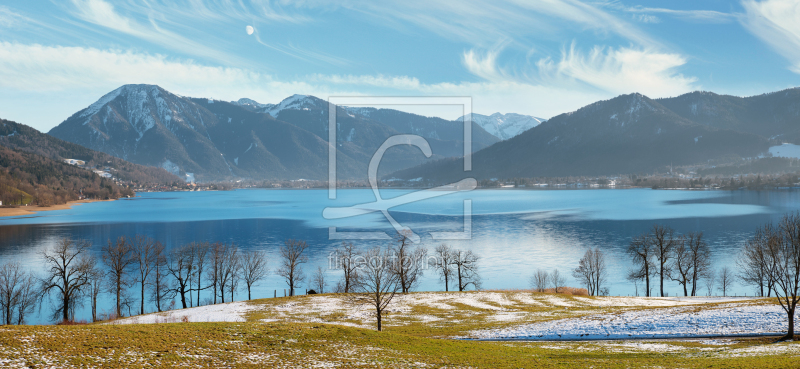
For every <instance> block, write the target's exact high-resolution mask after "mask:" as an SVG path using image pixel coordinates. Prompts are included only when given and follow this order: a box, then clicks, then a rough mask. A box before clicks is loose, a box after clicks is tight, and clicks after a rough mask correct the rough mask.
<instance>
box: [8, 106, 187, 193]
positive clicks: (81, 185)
mask: <svg viewBox="0 0 800 369" xmlns="http://www.w3.org/2000/svg"><path fill="white" fill-rule="evenodd" d="M64 159H76V160H82V161H84V162H85V164H84V165H83V167H80V166H76V165H70V164H67V163H65V162H64ZM93 168H97V169H104V170H105V169H109V170H111V174H112V175H113V176H114V177H115V178H116V179H117V181H115V180H112V179H109V178H103V177H101V176H99V175H97V174H95V173H94V172H93V171H92V169H93ZM126 182H127V183H128V184H168V183H179V182H182V181H181V180H180V179H179V178H178V177H176V176H174V175H172V174H170V173H169V172H167V171H165V170H164V169H162V168H154V167H147V166H143V165H137V164H133V163H129V162H127V161H125V160H122V159H119V158H115V157H113V156H111V155H108V154H105V153H101V152H97V151H94V150H91V149H87V148H85V147H83V146H80V145H76V144H73V143H69V142H66V141H63V140H60V139H58V138H55V137H52V136H49V135H47V134H44V133H41V132H39V131H37V130H35V129H33V128H31V127H28V126H26V125H24V124H20V123H16V122H12V121H8V120H3V119H0V200H1V201H2V202H3V205H26V204H30V205H39V206H50V205H57V204H64V203H66V202H68V201H73V200H79V199H82V198H88V199H99V200H103V199H114V198H119V197H122V196H133V195H134V192H133V190H131V189H130V188H128V186H127V185H122V184H119V183H126Z"/></svg>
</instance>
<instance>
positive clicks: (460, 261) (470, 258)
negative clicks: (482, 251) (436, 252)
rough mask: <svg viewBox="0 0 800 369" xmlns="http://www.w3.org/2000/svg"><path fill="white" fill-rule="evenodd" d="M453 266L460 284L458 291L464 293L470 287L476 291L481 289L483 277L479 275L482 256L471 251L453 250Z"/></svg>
mask: <svg viewBox="0 0 800 369" xmlns="http://www.w3.org/2000/svg"><path fill="white" fill-rule="evenodd" d="M451 255H452V260H453V261H452V265H453V267H454V268H455V273H456V275H455V277H456V281H457V282H458V290H459V291H464V290H466V289H467V288H468V287H469V285H472V286H473V287H475V289H476V290H479V289H481V276H480V274H478V261H480V259H481V258H480V256H478V255H475V254H474V253H473V252H472V251H471V250H467V251H463V250H458V249H456V250H453V252H452V254H451Z"/></svg>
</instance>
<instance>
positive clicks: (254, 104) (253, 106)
mask: <svg viewBox="0 0 800 369" xmlns="http://www.w3.org/2000/svg"><path fill="white" fill-rule="evenodd" d="M231 104H233V105H238V106H241V107H243V108H245V109H247V110H250V111H258V110H264V109H268V108H271V107H273V106H275V104H262V103H259V102H258V101H255V100H253V99H248V98H246V97H244V98H241V99H239V100H236V101H231Z"/></svg>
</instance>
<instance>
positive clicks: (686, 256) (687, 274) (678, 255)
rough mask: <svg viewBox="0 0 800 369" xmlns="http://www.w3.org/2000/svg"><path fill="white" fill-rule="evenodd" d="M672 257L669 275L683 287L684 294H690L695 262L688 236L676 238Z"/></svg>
mask: <svg viewBox="0 0 800 369" xmlns="http://www.w3.org/2000/svg"><path fill="white" fill-rule="evenodd" d="M672 259H673V261H672V267H671V268H669V272H668V273H667V276H668V277H669V278H670V279H671V280H673V281H675V282H678V284H679V285H681V286H682V287H683V295H684V296H689V284H690V283H691V281H692V274H693V270H692V267H693V264H692V256H691V250H690V249H689V242H688V240H687V239H686V238H684V237H679V238H678V239H677V240H676V244H675V247H674V248H673V255H672Z"/></svg>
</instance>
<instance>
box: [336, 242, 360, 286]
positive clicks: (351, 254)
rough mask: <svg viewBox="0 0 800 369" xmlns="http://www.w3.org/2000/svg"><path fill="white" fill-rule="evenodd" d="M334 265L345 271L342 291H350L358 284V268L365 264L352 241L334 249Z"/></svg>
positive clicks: (341, 283)
mask: <svg viewBox="0 0 800 369" xmlns="http://www.w3.org/2000/svg"><path fill="white" fill-rule="evenodd" d="M333 258H334V259H333V263H331V264H332V265H331V266H332V267H334V268H339V269H341V270H342V272H344V275H342V280H341V282H340V283H339V284H340V285H341V291H337V292H344V293H350V292H353V291H354V290H355V288H356V287H357V286H358V269H359V268H360V267H361V265H362V264H363V262H364V260H363V256H362V255H361V254H359V252H358V250H356V248H355V246H354V245H353V244H352V243H345V242H342V247H340V248H337V249H336V250H335V251H334V255H333Z"/></svg>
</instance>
